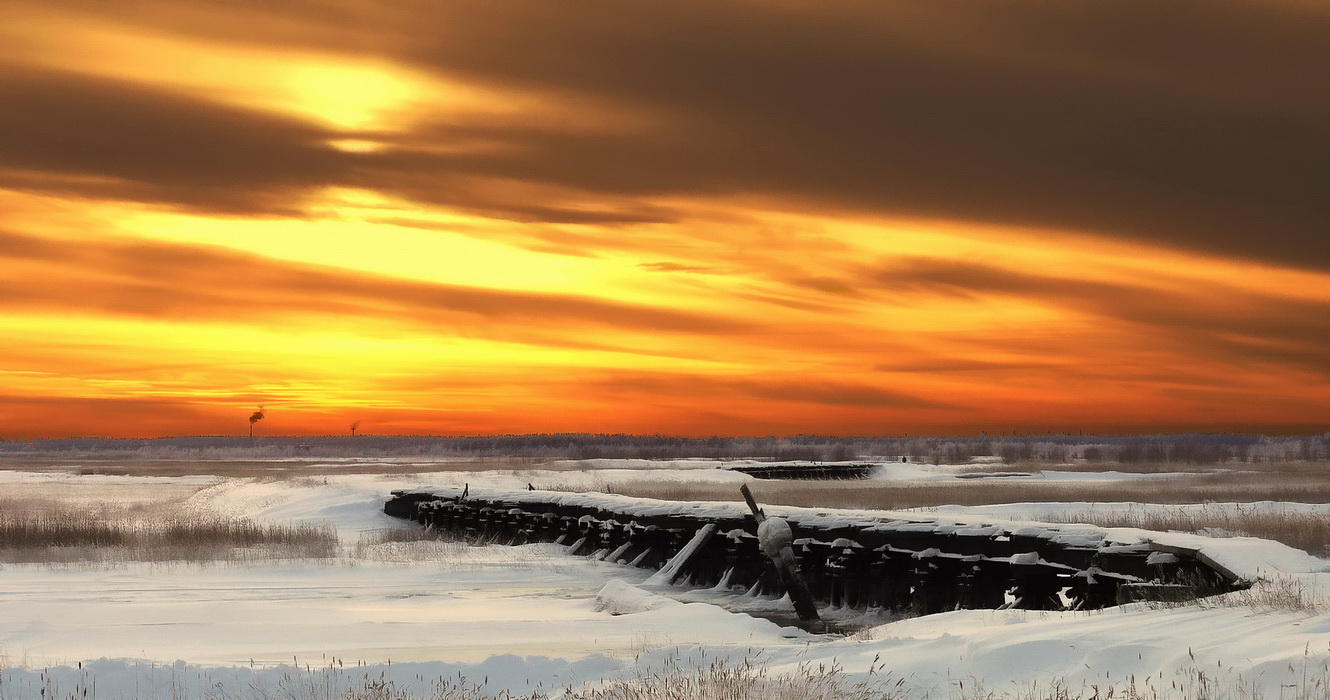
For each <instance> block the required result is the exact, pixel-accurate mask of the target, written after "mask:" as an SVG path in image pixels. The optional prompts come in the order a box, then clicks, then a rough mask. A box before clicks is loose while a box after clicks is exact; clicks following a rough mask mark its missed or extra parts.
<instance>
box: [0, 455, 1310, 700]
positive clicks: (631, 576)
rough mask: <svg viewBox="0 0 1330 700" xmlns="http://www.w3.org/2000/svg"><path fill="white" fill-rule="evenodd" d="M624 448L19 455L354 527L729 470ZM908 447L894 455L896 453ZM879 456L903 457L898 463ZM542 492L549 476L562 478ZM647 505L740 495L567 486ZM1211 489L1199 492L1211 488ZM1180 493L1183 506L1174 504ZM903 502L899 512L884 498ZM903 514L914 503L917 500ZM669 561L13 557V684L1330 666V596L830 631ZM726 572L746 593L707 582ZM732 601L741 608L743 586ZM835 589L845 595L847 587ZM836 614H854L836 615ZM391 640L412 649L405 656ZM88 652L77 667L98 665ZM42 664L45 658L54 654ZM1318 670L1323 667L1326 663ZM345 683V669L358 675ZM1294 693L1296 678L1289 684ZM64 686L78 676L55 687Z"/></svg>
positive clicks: (256, 512) (385, 553) (9, 684)
mask: <svg viewBox="0 0 1330 700" xmlns="http://www.w3.org/2000/svg"><path fill="white" fill-rule="evenodd" d="M626 462H630V461H626V460H605V461H597V462H596V463H594V464H592V465H591V466H594V467H595V468H594V469H591V470H588V471H585V472H577V471H571V470H572V469H573V468H574V467H575V466H576V465H572V464H562V465H545V466H544V467H542V468H541V469H538V470H529V471H513V472H502V473H499V472H442V473H431V474H393V475H375V474H337V475H332V476H327V477H324V476H319V477H315V478H300V479H288V480H280V479H276V480H257V479H228V478H215V477H129V476H123V477H121V476H93V475H78V474H75V473H73V471H72V470H73V469H74V468H75V467H76V465H70V468H71V471H69V472H64V473H61V472H50V471H47V472H20V471H3V470H0V485H2V486H3V487H4V488H5V489H6V491H5V493H6V494H7V495H9V494H11V493H26V492H27V491H25V489H27V490H32V489H41V490H42V492H43V493H48V492H51V491H61V490H64V491H70V492H71V493H73V492H77V495H76V497H77V498H79V499H82V498H85V497H86V496H87V494H88V493H89V492H104V493H108V494H114V497H115V498H119V499H124V500H125V502H142V501H147V500H151V498H152V497H153V494H165V493H170V494H171V495H172V498H174V497H175V496H176V495H181V498H180V502H181V503H182V504H183V505H182V507H184V508H187V509H190V510H194V511H196V512H199V513H223V514H229V515H236V516H245V517H251V518H255V519H259V520H264V521H271V522H283V523H299V522H319V523H327V524H330V525H332V526H333V527H335V528H336V529H337V531H338V532H339V534H340V536H341V537H342V538H343V540H344V543H346V544H348V545H354V544H355V543H356V542H357V540H358V539H359V538H360V537H361V536H362V535H365V534H367V533H371V532H372V531H375V530H383V529H388V528H410V527H415V526H414V525H413V524H411V523H406V522H403V521H400V520H396V519H393V518H389V517H387V516H385V515H384V514H383V513H382V504H383V501H384V499H385V498H386V497H387V495H388V493H389V492H390V491H392V490H394V489H412V490H424V489H429V490H436V489H443V488H448V487H456V488H460V487H462V486H463V485H464V484H469V485H470V488H471V490H472V493H476V492H477V491H478V490H479V491H486V490H493V491H496V492H498V491H505V492H513V493H517V492H519V491H523V490H524V489H525V488H526V486H527V484H528V483H536V484H537V485H540V482H542V481H543V480H548V481H545V483H586V484H597V483H600V484H603V483H606V482H607V481H620V480H626V479H637V478H642V479H652V480H657V479H694V478H705V479H713V478H714V479H727V480H734V481H735V482H736V483H740V482H742V481H744V480H746V479H747V478H748V477H745V476H743V475H741V474H737V473H735V472H731V471H729V470H724V469H714V467H715V466H716V463H715V462H713V461H708V460H671V461H670V462H668V463H666V464H657V463H651V464H646V465H644V464H640V463H637V462H630V463H626ZM908 469H915V470H917V471H916V475H917V478H921V479H933V478H937V477H939V476H945V477H946V478H954V477H952V476H950V475H946V474H944V473H943V472H944V471H945V470H942V469H935V468H933V465H912V464H902V465H900V467H899V470H898V471H897V474H898V476H899V475H903V474H905V473H906V470H908ZM885 471H889V470H885ZM877 478H883V477H882V476H881V475H879V476H878V477H877ZM542 497H545V496H542ZM547 497H548V498H578V499H582V500H583V501H585V502H588V503H600V504H605V505H614V506H625V505H627V506H629V507H632V508H638V509H641V510H643V511H653V512H669V511H687V512H704V513H709V514H720V515H734V514H735V513H739V514H742V513H743V512H745V511H746V509H745V508H744V506H743V505H742V504H737V503H735V504H683V505H679V504H662V503H659V502H654V501H646V500H645V499H628V498H626V497H623V496H614V495H609V494H586V495H580V496H574V495H571V494H552V495H549V496H547ZM1198 507H1200V506H1198ZM1204 507H1207V508H1225V507H1232V508H1237V507H1241V508H1244V509H1256V510H1271V511H1273V510H1296V511H1301V512H1314V513H1323V514H1327V515H1330V506H1322V505H1317V506H1305V505H1301V504H1288V503H1258V504H1240V505H1239V504H1205V505H1204ZM1143 508H1147V507H1146V506H1141V505H1140V504H1088V503H1060V504H1007V505H1002V506H983V507H944V508H937V509H932V510H930V511H929V512H927V513H921V512H918V511H911V512H897V513H883V512H871V511H851V510H845V511H840V510H832V509H799V508H780V507H769V508H768V509H767V510H768V513H769V514H771V515H772V516H779V517H791V518H808V517H817V518H822V519H824V520H825V521H826V522H828V523H832V522H844V523H860V524H862V523H874V524H877V525H880V526H884V527H887V526H891V527H902V528H909V527H937V526H939V525H942V526H949V527H955V528H956V529H957V531H958V532H967V531H976V533H978V532H989V531H991V529H992V528H994V527H1000V528H1002V529H1005V530H1008V531H1012V530H1019V529H1021V528H1030V529H1031V530H1032V531H1034V532H1040V533H1043V534H1049V533H1051V532H1052V531H1051V530H1050V529H1049V528H1048V527H1047V526H1044V525H1041V524H1040V523H1039V519H1040V517H1041V516H1048V515H1049V514H1061V513H1068V512H1072V513H1075V512H1084V511H1090V510H1099V511H1103V510H1105V509H1117V510H1119V511H1121V510H1127V509H1137V512H1140V509H1143ZM1167 508H1170V509H1177V508H1179V507H1178V506H1167ZM892 518H898V519H900V520H901V521H902V522H899V523H891V524H890V525H888V524H887V523H885V522H884V519H887V520H890V519H892ZM904 521H915V524H913V525H912V524H910V523H908V522H904ZM1057 528H1058V529H1057V532H1056V534H1055V535H1054V536H1057V537H1064V538H1071V539H1072V540H1076V538H1080V541H1083V542H1085V543H1093V544H1098V543H1100V542H1118V543H1126V544H1130V543H1139V542H1143V541H1155V542H1159V543H1163V544H1168V545H1170V546H1174V547H1180V548H1187V549H1197V550H1199V551H1201V552H1204V553H1205V554H1206V555H1207V556H1209V557H1211V558H1212V559H1213V560H1215V561H1216V562H1218V563H1221V564H1222V565H1224V566H1227V567H1230V568H1232V569H1233V570H1235V571H1239V572H1242V573H1243V574H1244V575H1251V576H1279V577H1284V580H1288V581H1292V582H1294V583H1295V584H1297V585H1299V586H1304V587H1305V588H1306V590H1307V591H1309V592H1310V594H1312V595H1319V594H1320V591H1324V590H1325V589H1326V587H1327V584H1330V562H1327V561H1326V560H1323V559H1319V558H1316V557H1312V556H1310V555H1307V554H1305V553H1303V552H1299V551H1297V550H1293V549H1291V548H1288V547H1285V546H1283V545H1278V544H1275V543H1271V542H1268V541H1264V540H1258V539H1254V538H1246V537H1236V538H1221V539H1217V538H1207V537H1202V536H1198V535H1189V534H1183V533H1158V532H1148V531H1143V530H1136V529H1131V528H1094V527H1089V526H1077V525H1060V526H1057ZM651 573H652V572H649V571H646V570H639V569H634V568H630V567H625V566H619V565H615V564H612V563H607V562H595V561H591V560H589V559H587V558H583V557H570V556H566V555H565V554H563V553H562V548H561V547H559V546H556V545H549V544H541V545H524V546H521V547H505V546H482V547H463V546H458V545H443V544H438V543H430V542H406V543H392V544H378V545H365V546H364V547H361V548H359V549H358V550H357V549H355V548H354V547H353V546H352V547H349V548H348V553H347V556H344V557H342V558H339V559H335V560H331V561H271V562H258V563H243V564H215V565H211V564H210V565H194V564H160V563H157V564H149V563H132V562H127V563H120V564H115V565H105V564H98V565H88V566H72V565H63V566H58V567H57V566H42V565H33V564H21V565H20V564H4V565H0V621H3V623H0V667H3V671H0V697H33V696H36V695H37V693H36V692H35V689H39V688H43V687H52V688H54V687H58V688H59V689H60V690H61V691H62V692H64V691H67V690H70V689H72V688H74V687H76V686H77V685H78V684H79V683H80V682H82V681H81V679H87V678H90V677H95V678H96V679H97V683H98V685H97V696H98V697H99V698H104V699H111V700H114V699H115V698H128V697H172V696H173V695H172V694H173V693H177V692H178V694H179V696H181V697H204V696H205V695H206V694H207V693H209V692H214V691H215V690H216V689H217V688H223V689H233V690H234V691H236V694H240V693H242V692H244V693H248V692H249V691H250V690H251V689H254V688H270V689H271V688H277V687H279V686H282V684H284V683H285V684H287V685H288V686H289V685H290V684H292V683H307V684H320V683H321V684H323V685H321V686H319V687H350V686H351V685H354V683H355V682H357V680H358V679H363V678H364V677H366V676H372V677H376V678H377V677H379V674H383V677H385V678H389V679H393V680H396V681H397V682H398V683H399V684H400V686H401V687H404V688H415V689H417V690H418V691H420V692H422V693H423V692H425V691H428V690H429V688H430V687H431V686H430V685H429V683H431V682H432V681H430V680H429V679H436V678H439V677H441V676H443V677H455V676H456V675H457V674H459V673H460V674H462V675H464V676H465V677H467V678H468V679H471V680H473V681H475V682H481V681H482V679H483V680H485V681H487V683H486V688H487V689H488V690H489V691H490V692H498V691H500V690H503V689H510V690H512V691H514V692H526V691H529V690H532V689H535V688H537V687H543V688H547V689H549V688H558V687H564V686H567V685H570V684H579V683H584V682H589V681H594V680H596V679H599V678H602V677H604V676H606V675H607V674H616V673H631V672H632V669H633V668H634V667H636V666H638V665H653V664H655V665H660V664H663V663H665V662H666V661H667V660H668V659H672V658H673V659H678V658H694V657H698V656H699V654H698V652H699V650H702V649H705V650H706V652H707V655H708V660H709V659H711V658H722V657H729V658H743V657H746V656H751V655H753V654H754V653H755V651H754V650H761V659H762V660H763V661H764V662H765V663H767V664H769V665H770V666H771V671H772V672H780V671H782V670H795V669H797V668H798V667H799V665H800V664H807V663H823V662H827V663H829V662H831V661H832V660H835V661H836V662H838V663H839V664H840V665H841V666H843V667H844V668H845V670H846V671H847V672H848V673H850V674H861V673H864V672H866V670H867V669H868V667H869V664H870V663H871V662H872V660H873V659H874V657H876V656H879V655H880V658H881V660H883V661H885V662H886V664H887V671H888V672H889V673H891V674H892V676H893V677H897V678H903V679H906V680H907V685H908V686H909V687H910V688H911V689H912V692H913V693H915V694H916V695H917V696H919V697H922V696H924V695H930V696H932V697H939V696H951V695H958V694H960V693H957V692H956V691H957V684H958V683H960V682H964V683H965V684H966V686H965V688H966V691H967V692H969V691H970V690H971V689H974V688H975V687H976V686H982V687H986V688H988V689H989V690H992V691H996V692H1015V691H1017V690H1019V689H1021V688H1029V687H1031V686H1033V685H1036V684H1045V685H1047V684H1049V683H1052V682H1054V681H1055V680H1058V679H1060V680H1061V681H1062V682H1064V683H1066V684H1068V685H1070V686H1072V687H1073V688H1074V687H1078V684H1080V683H1099V684H1103V683H1106V682H1109V683H1114V684H1118V685H1122V684H1125V683H1127V682H1129V680H1130V679H1131V677H1133V676H1135V678H1136V679H1137V682H1138V684H1139V683H1144V682H1145V681H1144V679H1146V678H1150V679H1151V681H1150V682H1151V683H1154V684H1155V687H1160V684H1162V687H1163V689H1164V690H1167V689H1168V688H1169V687H1170V684H1171V683H1187V682H1195V679H1196V675H1195V672H1196V671H1199V670H1204V672H1205V673H1206V674H1207V677H1208V678H1210V679H1214V678H1219V679H1221V680H1227V681H1233V682H1235V683H1241V684H1243V685H1251V686H1252V687H1256V688H1260V689H1263V692H1264V694H1265V695H1266V696H1267V697H1278V696H1279V695H1280V690H1281V689H1280V686H1281V684H1294V685H1296V684H1297V683H1299V682H1300V680H1299V679H1300V677H1301V675H1302V674H1303V673H1304V671H1306V669H1308V668H1310V669H1311V673H1312V674H1313V676H1314V677H1316V678H1324V677H1325V675H1326V673H1325V671H1324V670H1323V667H1322V666H1321V664H1322V663H1323V662H1324V661H1325V660H1326V652H1327V649H1326V642H1327V639H1328V638H1330V615H1327V614H1324V613H1320V612H1314V611H1313V612H1288V611H1283V612H1268V611H1262V610H1260V609H1258V608H1255V607H1252V606H1249V605H1245V604H1243V602H1242V600H1241V598H1240V596H1239V594H1230V595H1229V596H1228V597H1227V599H1221V600H1218V601H1215V602H1214V603H1212V604H1208V605H1206V606H1195V605H1193V606H1184V607H1179V608H1173V609H1151V608H1149V607H1146V606H1145V605H1143V604H1133V605H1129V606H1124V607H1122V608H1112V609H1106V610H1102V611H1094V612H1064V613H1053V612H1028V611H1015V610H1009V611H956V612H949V613H943V614H938V615H930V616H927V617H922V618H914V619H903V620H891V619H890V617H889V616H881V615H879V614H878V613H876V612H873V611H870V612H868V613H863V612H862V611H848V612H844V611H843V612H842V613H841V614H842V615H844V614H853V615H863V617H864V621H865V622H881V623H884V624H879V625H877V626H875V627H872V628H871V629H868V630H865V631H864V632H861V633H859V634H856V635H853V636H850V637H844V636H839V635H830V636H827V635H812V634H808V633H805V632H802V631H800V630H797V629H794V628H791V627H782V626H781V625H780V624H777V623H775V622H772V621H770V620H767V619H761V618H758V617H752V616H749V615H745V614H741V613H738V612H733V611H732V610H734V609H741V608H742V605H743V604H744V601H747V603H748V604H751V605H752V606H753V609H755V610H757V609H765V610H770V609H773V608H781V607H782V606H788V601H779V600H776V601H773V600H766V599H756V598H753V597H751V596H746V595H745V594H742V593H734V592H720V591H702V590H697V591H694V590H689V589H687V588H684V587H666V586H661V585H647V583H646V582H647V579H648V576H649V575H650V574H651ZM726 596H728V598H726V600H729V601H731V602H732V603H733V604H730V603H727V604H726V606H725V607H722V606H718V605H712V604H707V603H703V602H697V601H702V600H707V601H712V600H716V599H718V598H723V597H726ZM727 608H730V609H727ZM828 612H832V613H834V612H835V611H828ZM833 616H834V615H833ZM390 661H391V664H389V662H390ZM80 664H82V667H81V668H80V667H79V665H80ZM43 674H44V675H43ZM1318 674H1319V675H1318ZM339 684H340V685H339ZM1284 692H1285V694H1287V692H1288V691H1287V690H1285V691H1284ZM56 695H57V696H60V697H63V695H62V694H56Z"/></svg>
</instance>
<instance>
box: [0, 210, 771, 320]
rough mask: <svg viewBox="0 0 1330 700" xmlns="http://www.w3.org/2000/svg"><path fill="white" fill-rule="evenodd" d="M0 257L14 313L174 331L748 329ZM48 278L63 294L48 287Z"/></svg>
mask: <svg viewBox="0 0 1330 700" xmlns="http://www.w3.org/2000/svg"><path fill="white" fill-rule="evenodd" d="M0 256H3V257H6V258H9V259H10V263H9V264H8V265H7V266H6V268H5V270H4V271H3V272H0V298H4V299H5V303H6V307H7V308H9V309H11V310H12V309H21V308H26V309H32V310H46V311H49V312H52V313H71V312H73V313H86V314H111V315H130V316H140V317H152V318H162V319H174V320H199V319H219V320H224V319H234V318H237V317H244V318H246V319H249V320H251V321H253V320H256V319H260V318H284V317H285V318H300V317H310V316H316V315H333V316H344V317H353V318H355V317H358V318H366V319H381V320H385V321H390V322H403V321H412V322H416V323H421V324H426V325H438V326H443V327H448V328H451V329H453V330H457V331H463V332H467V333H475V334H479V335H482V336H487V337H494V336H499V337H512V336H513V334H518V335H521V334H526V333H529V332H532V333H533V332H537V331H545V332H555V331H557V333H556V335H558V336H577V335H579V333H580V330H581V328H582V327H583V326H585V325H587V324H590V325H593V326H599V327H601V328H613V329H615V330H619V331H636V332H652V333H656V332H667V333H694V334H706V335H709V336H724V335H727V334H732V333H740V332H744V331H745V330H751V329H752V328H753V326H752V325H751V324H750V323H748V322H745V321H740V320H737V319H733V318H726V317H722V316H715V315H708V314H705V313H696V312H689V311H682V310H675V309H671V308H667V307H654V306H646V305H639V304H629V303H620V302H615V301H608V300H601V299H596V298H592V297H582V296H576V295H569V294H557V293H540V292H526V291H507V290H499V289H482V288H477V287H465V286H460V285H449V284H431V283H427V282H415V281H410V280H404V279H393V278H389V277H381V276H374V275H368V274H361V273H357V272H354V271H351V270H341V269H337V268H325V267H318V266H312V265H299V264H293V263H284V262H280V261H275V260H271V259H265V258H261V257H258V256H252V255H245V254H241V253H234V252H230V251H226V250H223V249H214V248H206V247H197V246H187V245H177V244H165V243H150V242H126V243H115V242H101V243H98V242H86V241H83V242H79V243H66V242H57V241H52V240H40V239H36V238H33V237H29V236H22V235H18V234H11V233H3V232H0ZM50 279H63V280H65V281H66V283H64V284H59V285H53V284H49V283H44V282H49V280H50ZM564 342H567V341H566V340H565V341H564Z"/></svg>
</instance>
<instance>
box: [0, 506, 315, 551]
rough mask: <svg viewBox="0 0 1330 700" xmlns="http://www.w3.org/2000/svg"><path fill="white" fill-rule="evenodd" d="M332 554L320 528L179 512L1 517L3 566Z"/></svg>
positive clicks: (7, 514)
mask: <svg viewBox="0 0 1330 700" xmlns="http://www.w3.org/2000/svg"><path fill="white" fill-rule="evenodd" d="M337 553H338V539H337V533H336V532H335V531H334V530H333V529H332V528H331V527H328V526H325V525H273V524H266V523H256V522H254V521H252V520H247V519H244V518H223V517H218V516H202V517H187V516H184V515H179V514H172V515H166V516H162V517H160V518H154V519H149V518H147V517H144V516H132V515H127V514H119V515H108V514H107V513H105V511H104V510H103V511H102V512H100V513H98V512H96V510H95V509H89V510H78V509H72V508H59V509H54V510H47V511H43V512H35V513H33V512H0V561H3V562H13V563H20V562H29V563H51V564H56V563H72V562H105V561H195V562H198V561H247V560H262V559H287V558H329V557H334V556H336V555H337Z"/></svg>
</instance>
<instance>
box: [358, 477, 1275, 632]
mask: <svg viewBox="0 0 1330 700" xmlns="http://www.w3.org/2000/svg"><path fill="white" fill-rule="evenodd" d="M766 510H768V511H771V512H772V513H771V514H772V515H777V516H779V517H781V518H783V519H784V520H785V521H786V522H787V523H788V524H789V526H790V528H791V530H792V531H793V533H792V534H793V547H792V549H793V553H794V557H795V560H796V564H797V568H798V570H799V571H800V572H802V576H803V578H804V580H805V581H806V585H807V588H808V591H809V592H810V593H811V595H812V597H813V599H814V600H815V601H816V602H817V603H818V604H819V605H822V606H836V607H846V606H848V607H854V608H864V609H869V608H879V609H890V610H898V611H904V612H911V613H914V614H921V615H922V614H930V613H937V612H943V611H947V610H953V609H958V608H967V609H983V608H989V609H997V608H1005V607H1014V608H1023V609H1031V610H1064V609H1077V610H1080V609H1094V608H1103V607H1107V606H1112V605H1118V604H1121V603H1125V602H1131V601H1137V600H1168V601H1173V600H1186V599H1191V598H1196V597H1200V596H1206V595H1213V594H1217V593H1223V592H1227V591H1231V590H1235V589H1238V588H1244V587H1246V586H1248V585H1250V584H1249V583H1248V582H1247V581H1244V580H1243V579H1242V578H1241V577H1239V576H1237V575H1236V574H1235V573H1233V572H1232V571H1230V570H1228V569H1227V568H1225V567H1224V566H1222V565H1221V564H1220V563H1218V562H1215V561H1213V560H1211V559H1209V558H1208V557H1206V556H1205V555H1204V553H1202V552H1198V551H1196V550H1191V549H1183V548H1177V547H1169V546H1165V545H1160V544H1156V543H1153V542H1150V541H1145V540H1136V541H1114V540H1113V539H1111V538H1109V537H1108V536H1107V535H1106V533H1105V532H1104V531H1103V530H1101V529H1098V528H1093V527H1089V526H1077V525H1024V526H1020V527H1014V526H1012V525H1010V524H1002V523H1000V522H986V521H978V520H976V521H971V522H958V521H954V520H950V521H949V520H946V519H939V518H917V519H916V518H901V517H893V516H892V515H890V514H874V513H872V512H868V511H841V510H833V509H808V508H785V507H769V508H767V509H766ZM384 512H385V513H387V514H388V515H391V516H394V517H398V518H405V519H410V520H414V521H416V522H418V523H420V524H421V525H422V526H427V527H433V528H437V529H438V530H440V531H444V532H449V533H453V534H454V535H456V536H458V537H461V538H465V539H467V540H469V541H473V542H496V543H503V544H523V543H529V542H553V543H558V544H561V545H564V546H565V547H566V549H567V553H568V554H570V555H580V556H592V557H596V558H599V559H603V560H605V561H610V562H618V563H621V564H624V565H629V566H636V567H643V568H648V569H656V570H660V571H659V572H658V574H657V575H656V576H654V577H653V579H654V580H655V581H657V582H661V583H668V584H676V585H683V584H687V585H691V586H695V587H713V586H721V587H723V588H737V587H743V588H745V589H748V590H752V591H754V592H758V593H763V594H770V595H782V594H783V593H784V592H785V583H784V581H783V580H782V576H781V575H779V574H778V571H777V567H776V565H775V564H773V560H772V558H770V557H769V556H767V555H765V554H763V552H762V550H761V549H760V547H759V543H758V538H757V521H756V520H755V519H754V518H753V516H752V515H751V514H750V513H749V512H748V509H747V508H746V507H745V505H744V504H742V503H711V502H708V503H690V502H677V501H659V500H652V499H637V498H627V497H623V496H613V495H607V494H594V493H587V494H575V493H560V492H549V491H534V490H531V491H513V492H501V491H493V492H480V491H471V492H467V491H464V490H462V489H441V490H437V491H395V492H393V494H392V497H391V498H390V499H389V500H388V501H387V502H386V503H385V505H384Z"/></svg>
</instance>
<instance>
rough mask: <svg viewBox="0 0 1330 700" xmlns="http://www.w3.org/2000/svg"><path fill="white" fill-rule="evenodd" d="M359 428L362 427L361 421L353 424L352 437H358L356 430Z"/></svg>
mask: <svg viewBox="0 0 1330 700" xmlns="http://www.w3.org/2000/svg"><path fill="white" fill-rule="evenodd" d="M359 427H360V421H356V422H354V423H352V424H351V437H355V436H356V428H359Z"/></svg>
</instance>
